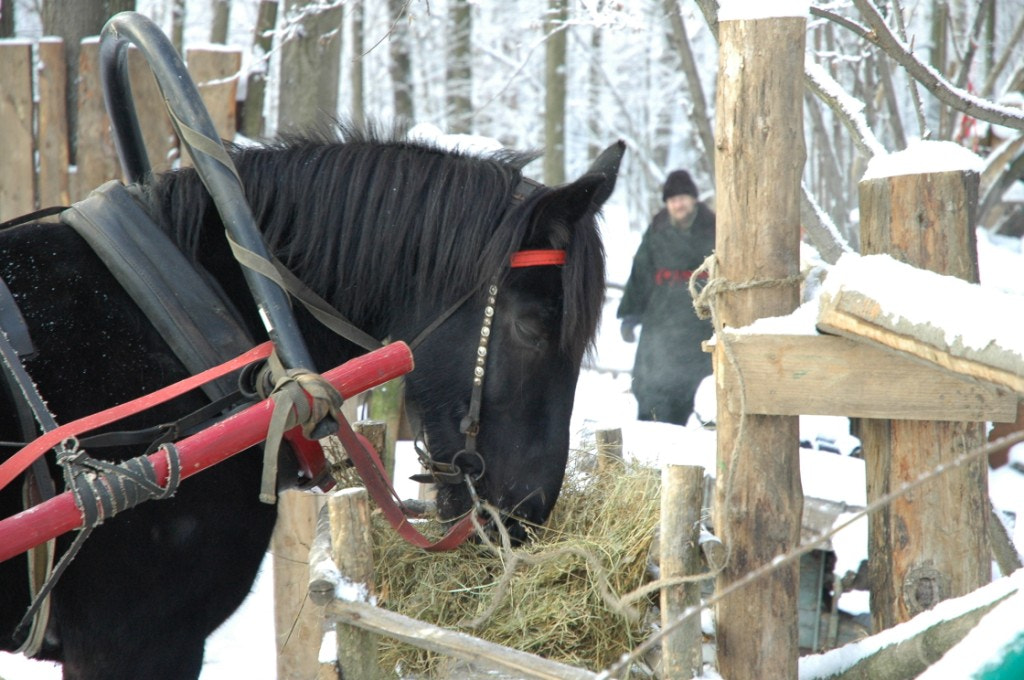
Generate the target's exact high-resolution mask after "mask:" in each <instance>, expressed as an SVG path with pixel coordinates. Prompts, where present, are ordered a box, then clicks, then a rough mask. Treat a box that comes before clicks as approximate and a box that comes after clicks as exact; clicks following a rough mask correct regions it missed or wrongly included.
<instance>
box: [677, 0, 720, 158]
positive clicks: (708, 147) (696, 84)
mask: <svg viewBox="0 0 1024 680" xmlns="http://www.w3.org/2000/svg"><path fill="white" fill-rule="evenodd" d="M664 6H665V13H666V14H667V15H668V19H669V22H670V23H671V24H672V37H673V41H672V42H673V43H674V45H675V48H676V51H678V52H679V59H680V61H681V62H682V65H683V73H685V74H686V82H687V83H688V85H689V87H690V102H691V103H692V104H693V110H692V111H691V112H690V120H691V122H692V123H693V126H694V127H695V128H697V134H698V136H699V137H700V140H701V143H702V144H703V145H704V154H705V157H706V160H707V163H708V167H709V168H710V169H711V177H712V178H713V177H714V176H715V133H714V130H712V128H711V117H710V116H709V115H708V106H707V99H706V97H705V96H704V87H703V86H702V85H701V82H700V73H698V72H697V62H696V61H695V60H694V58H693V50H692V49H691V47H690V38H689V36H688V35H687V34H686V26H685V24H683V15H682V13H680V11H679V2H678V0H665V5H664Z"/></svg>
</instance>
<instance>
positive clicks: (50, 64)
mask: <svg viewBox="0 0 1024 680" xmlns="http://www.w3.org/2000/svg"><path fill="white" fill-rule="evenodd" d="M64 62H65V59H64V41H63V40H61V39H60V38H40V40H39V69H38V71H37V77H38V79H39V109H38V114H37V120H38V121H39V138H38V140H37V143H36V148H37V149H38V151H39V183H38V187H39V191H38V194H39V207H40V208H47V207H49V206H51V205H67V204H68V203H69V202H70V201H71V193H70V189H69V186H68V163H69V161H70V157H69V155H68V154H69V152H70V150H69V148H68V114H67V106H68V104H67V69H66V68H65V65H64Z"/></svg>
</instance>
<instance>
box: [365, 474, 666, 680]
mask: <svg viewBox="0 0 1024 680" xmlns="http://www.w3.org/2000/svg"><path fill="white" fill-rule="evenodd" d="M659 493H660V479H659V476H658V474H657V473H656V472H655V471H652V470H651V469H649V468H647V469H645V468H642V467H640V466H635V467H634V466H626V467H625V468H621V471H620V472H618V473H617V474H613V475H611V476H606V478H602V479H593V478H589V476H588V475H585V474H572V473H570V474H569V475H567V479H566V483H565V486H564V487H563V490H562V494H561V496H560V498H559V501H558V504H557V505H556V508H555V511H554V513H553V515H552V517H551V519H550V520H549V522H548V524H547V526H545V527H543V528H537V529H535V532H534V533H535V536H534V539H533V541H532V542H531V543H530V544H529V545H527V546H525V547H522V548H516V549H514V550H509V549H508V548H502V547H501V546H500V544H499V545H493V544H492V545H491V546H488V545H482V544H479V543H477V544H467V545H464V546H462V547H461V548H459V549H458V550H456V551H453V552H448V553H426V552H424V551H422V550H417V549H414V548H412V547H410V546H409V545H408V544H407V543H405V542H404V541H402V540H401V539H400V538H398V536H397V535H396V534H395V532H394V531H393V530H391V529H390V527H387V526H386V523H385V522H384V521H383V520H380V519H378V520H377V521H375V522H374V537H373V538H374V546H375V548H374V553H375V554H374V557H375V562H376V577H377V586H378V590H379V592H380V596H379V603H380V604H381V606H383V607H386V608H387V609H390V610H392V611H396V612H399V613H401V614H404V615H406V616H410V617H413V618H416V619H420V620H423V621H428V622H431V623H435V624H437V625H440V626H444V627H446V628H450V629H453V630H459V631H463V632H466V633H468V634H471V635H474V636H476V637H479V638H483V639H485V640H489V641H491V642H495V643H498V644H502V645H506V646H509V647H513V648H516V649H519V650H523V651H526V652H530V653H533V654H538V655H540V656H543V657H546V658H548V659H552V660H555V661H560V662H562V663H566V664H570V665H574V666H580V667H584V668H588V669H590V670H594V671H599V670H601V669H603V668H605V667H607V666H609V665H610V664H612V663H614V662H615V661H617V660H618V659H619V658H620V656H621V655H622V654H623V653H625V652H628V651H629V650H630V649H632V648H633V647H634V646H636V645H637V644H638V643H639V642H640V641H641V640H643V639H644V638H645V637H647V635H648V634H649V632H650V630H649V627H648V626H647V625H646V624H645V619H646V618H647V617H646V614H647V611H648V609H649V607H650V602H649V601H648V600H647V599H645V598H641V599H640V600H639V601H637V602H634V603H631V604H630V605H628V606H626V605H623V604H622V603H621V602H620V600H619V598H620V597H621V596H623V595H625V594H627V593H629V592H631V591H633V590H635V589H636V588H638V587H640V586H641V585H643V583H644V582H645V580H646V578H647V562H648V559H647V556H648V551H649V549H650V545H651V540H652V536H653V533H654V529H655V527H656V526H657V523H658V515H659V510H660V497H659ZM432 528H433V529H434V530H435V531H437V532H438V533H439V532H440V529H439V528H438V527H437V526H436V525H435V526H434V527H432ZM446 664H447V660H446V659H445V658H444V657H441V656H439V655H436V654H434V653H431V652H427V651H424V650H420V649H416V648H413V647H410V646H406V645H402V644H400V643H397V642H395V641H392V640H382V641H381V667H382V668H396V667H397V668H400V669H401V671H402V673H403V675H407V674H414V675H417V676H419V675H423V674H429V673H431V672H434V671H439V670H440V669H443V668H444V667H445V666H446Z"/></svg>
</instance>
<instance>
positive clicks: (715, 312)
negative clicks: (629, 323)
mask: <svg viewBox="0 0 1024 680" xmlns="http://www.w3.org/2000/svg"><path fill="white" fill-rule="evenodd" d="M702 274H706V275H707V283H706V284H705V285H703V286H699V285H698V284H699V282H700V280H701V279H702V278H703V277H702V276H701V275H702ZM801 281H803V275H802V274H799V273H797V274H794V275H792V276H787V277H786V278H784V279H751V280H749V281H741V282H734V281H728V280H726V279H724V278H721V277H720V276H719V274H718V258H717V256H716V255H715V254H714V253H711V254H710V255H708V256H707V258H705V259H704V262H702V263H701V265H700V267H698V268H697V269H695V270H694V272H693V276H691V277H690V296H691V297H692V298H693V309H694V311H695V312H696V313H697V316H698V317H700V318H701V319H711V325H712V327H713V329H714V331H715V339H716V342H720V343H721V344H722V351H724V352H725V357H726V360H727V361H728V362H729V366H730V367H731V368H732V370H733V371H734V372H735V374H736V382H737V385H738V387H739V400H740V409H739V425H738V427H737V431H736V438H735V440H734V441H733V446H732V451H731V452H730V453H729V468H728V470H718V471H717V472H718V474H722V473H724V474H725V479H724V482H725V491H724V494H723V496H724V499H725V501H726V502H723V503H722V504H721V506H722V507H721V508H720V510H721V511H722V514H723V516H722V517H721V518H720V522H721V523H720V525H719V526H725V525H726V523H727V519H728V515H729V508H730V507H731V503H729V502H728V501H729V499H731V498H732V491H733V481H734V480H735V477H736V466H737V464H738V460H739V450H740V445H741V444H742V443H743V442H744V441H745V440H746V436H747V430H746V425H747V395H746V393H747V389H746V383H745V381H744V379H743V371H742V370H740V365H739V361H738V360H737V359H736V353H735V351H734V350H733V347H732V343H731V341H730V340H729V339H728V337H727V335H726V333H725V332H724V331H725V325H724V324H723V323H722V319H721V316H720V312H719V308H718V296H719V295H721V294H723V293H733V292H736V291H741V290H751V289H754V288H780V287H782V286H791V285H793V284H799V283H800V282H801ZM731 557H732V544H731V543H727V544H726V546H725V561H724V562H723V563H722V565H721V566H720V567H719V569H717V570H716V573H717V572H718V571H721V570H722V569H724V568H725V565H726V564H728V563H729V560H730V558H731Z"/></svg>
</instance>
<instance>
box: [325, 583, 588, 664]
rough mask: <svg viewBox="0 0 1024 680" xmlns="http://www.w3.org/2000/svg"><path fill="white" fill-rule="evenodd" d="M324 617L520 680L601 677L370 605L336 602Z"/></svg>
mask: <svg viewBox="0 0 1024 680" xmlns="http://www.w3.org/2000/svg"><path fill="white" fill-rule="evenodd" d="M324 614H325V615H326V616H327V618H329V619H332V620H334V621H335V622H336V623H339V624H346V625H350V626H355V627H358V628H362V629H363V630H367V631H370V632H373V633H378V634H382V635H387V636H389V637H392V638H394V639H396V640H399V641H400V642H404V643H406V644H408V645H412V646H414V647H419V648H420V649H427V650H430V651H432V652H438V653H441V654H448V655H451V656H455V657H457V658H459V659H465V660H468V661H472V662H477V663H480V664H481V665H482V666H487V667H491V668H499V669H501V670H503V671H507V672H509V673H512V674H514V677H517V678H542V679H544V680H595V679H596V678H597V677H598V675H597V673H593V672H591V671H588V670H585V669H582V668H575V667H573V666H568V665H566V664H563V663H558V662H557V661H551V660H550V659H545V658H543V657H539V656H536V655H534V654H528V653H527V652H521V651H519V650H517V649H511V648H509V647H504V646H502V645H498V644H495V643H493V642H487V641H486V640H481V639H479V638H475V637H472V636H470V635H466V634H465V633H460V632H458V631H454V630H448V629H446V628H441V627H439V626H435V625H433V624H431V623H427V622H425V621H418V620H416V619H412V618H409V617H408V616H403V615H401V614H396V613H395V612H391V611H388V610H386V609H381V608H380V607H375V606H374V605H372V604H369V603H367V602H353V601H349V600H334V601H333V602H331V603H330V604H328V605H327V606H326V607H325V608H324Z"/></svg>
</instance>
